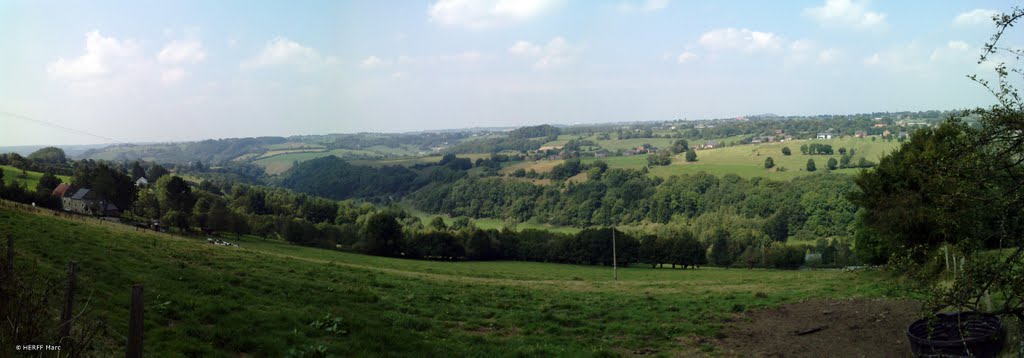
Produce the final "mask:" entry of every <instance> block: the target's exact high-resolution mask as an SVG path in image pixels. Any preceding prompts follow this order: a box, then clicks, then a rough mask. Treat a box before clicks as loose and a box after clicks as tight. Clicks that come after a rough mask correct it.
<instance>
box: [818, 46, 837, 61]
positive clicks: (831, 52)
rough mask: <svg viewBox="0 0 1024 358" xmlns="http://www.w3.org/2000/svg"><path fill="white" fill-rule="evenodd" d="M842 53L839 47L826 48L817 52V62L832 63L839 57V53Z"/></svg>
mask: <svg viewBox="0 0 1024 358" xmlns="http://www.w3.org/2000/svg"><path fill="white" fill-rule="evenodd" d="M840 54H842V52H841V51H839V49H835V48H827V49H824V50H821V52H818V63H822V64H826V63H832V62H835V61H836V60H838V59H839V55H840Z"/></svg>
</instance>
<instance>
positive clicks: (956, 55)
mask: <svg viewBox="0 0 1024 358" xmlns="http://www.w3.org/2000/svg"><path fill="white" fill-rule="evenodd" d="M970 49H971V46H970V45H968V44H967V43H966V42H963V41H957V40H954V41H949V42H948V43H946V46H943V47H939V48H936V49H935V50H934V51H932V55H931V57H929V60H931V61H933V62H954V63H955V62H961V63H966V62H969V61H970V60H972V58H973V57H974V56H975V54H973V53H971V52H970Z"/></svg>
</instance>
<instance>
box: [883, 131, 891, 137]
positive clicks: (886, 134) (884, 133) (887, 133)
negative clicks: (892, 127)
mask: <svg viewBox="0 0 1024 358" xmlns="http://www.w3.org/2000/svg"><path fill="white" fill-rule="evenodd" d="M888 135H892V132H890V131H889V130H888V129H886V130H885V132H882V136H888Z"/></svg>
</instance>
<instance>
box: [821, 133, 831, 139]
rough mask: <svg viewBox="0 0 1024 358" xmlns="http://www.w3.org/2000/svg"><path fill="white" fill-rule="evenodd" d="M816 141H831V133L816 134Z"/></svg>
mask: <svg viewBox="0 0 1024 358" xmlns="http://www.w3.org/2000/svg"><path fill="white" fill-rule="evenodd" d="M818 139H832V132H823V133H818Z"/></svg>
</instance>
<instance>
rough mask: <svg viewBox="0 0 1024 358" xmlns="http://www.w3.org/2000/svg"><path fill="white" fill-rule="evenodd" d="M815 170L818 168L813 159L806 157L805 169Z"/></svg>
mask: <svg viewBox="0 0 1024 358" xmlns="http://www.w3.org/2000/svg"><path fill="white" fill-rule="evenodd" d="M815 170H818V167H817V166H815V165H814V159H808V160H807V171H809V172H813V171H815Z"/></svg>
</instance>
